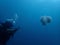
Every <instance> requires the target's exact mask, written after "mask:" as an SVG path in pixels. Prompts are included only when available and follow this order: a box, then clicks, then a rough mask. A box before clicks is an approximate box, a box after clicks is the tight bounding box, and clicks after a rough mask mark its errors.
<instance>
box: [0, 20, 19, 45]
mask: <svg viewBox="0 0 60 45" xmlns="http://www.w3.org/2000/svg"><path fill="white" fill-rule="evenodd" d="M18 30H19V28H14V25H13V23H12V22H10V21H5V22H3V23H1V24H0V45H6V44H7V42H8V40H9V39H10V37H13V36H14V34H15V32H16V31H18Z"/></svg>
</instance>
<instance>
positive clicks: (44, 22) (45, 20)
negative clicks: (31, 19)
mask: <svg viewBox="0 0 60 45" xmlns="http://www.w3.org/2000/svg"><path fill="white" fill-rule="evenodd" d="M51 19H52V18H51V16H41V17H40V22H41V23H42V25H47V24H48V23H50V22H51Z"/></svg>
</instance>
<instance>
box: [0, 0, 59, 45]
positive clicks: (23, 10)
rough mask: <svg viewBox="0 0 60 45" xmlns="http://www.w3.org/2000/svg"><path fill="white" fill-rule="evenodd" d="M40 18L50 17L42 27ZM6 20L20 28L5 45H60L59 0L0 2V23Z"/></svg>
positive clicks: (10, 0) (3, 0) (8, 0)
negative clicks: (10, 19) (10, 20)
mask: <svg viewBox="0 0 60 45" xmlns="http://www.w3.org/2000/svg"><path fill="white" fill-rule="evenodd" d="M41 16H51V17H52V20H51V23H50V24H48V25H46V26H43V25H42V24H41V22H40V17H41ZM8 18H12V19H14V20H15V24H14V25H15V26H20V27H21V29H20V30H19V31H17V32H16V33H15V35H14V37H13V38H11V39H10V40H9V41H8V42H7V45H60V0H0V22H2V21H5V20H6V19H8Z"/></svg>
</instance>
